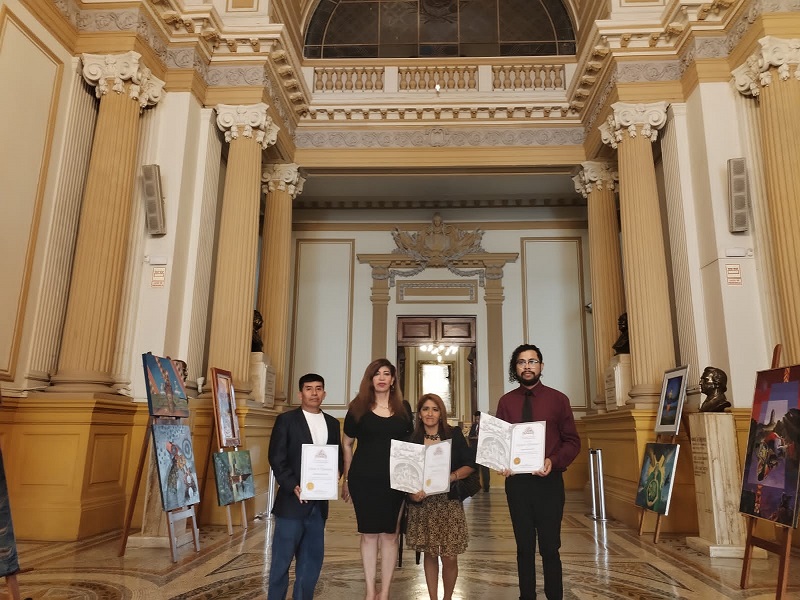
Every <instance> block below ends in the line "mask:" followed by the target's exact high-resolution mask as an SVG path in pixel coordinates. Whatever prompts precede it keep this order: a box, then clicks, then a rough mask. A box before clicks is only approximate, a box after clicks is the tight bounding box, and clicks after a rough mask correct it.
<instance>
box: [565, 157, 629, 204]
mask: <svg viewBox="0 0 800 600" xmlns="http://www.w3.org/2000/svg"><path fill="white" fill-rule="evenodd" d="M572 181H573V183H574V184H575V191H576V192H578V193H579V194H581V195H582V196H583V197H584V198H588V197H589V194H590V193H591V192H592V190H604V189H606V190H611V191H612V192H613V191H616V189H617V182H618V181H619V173H618V172H617V170H616V165H615V164H613V163H610V162H605V161H593V160H589V161H586V162H583V163H581V170H580V171H579V172H578V174H577V175H575V177H573V178H572Z"/></svg>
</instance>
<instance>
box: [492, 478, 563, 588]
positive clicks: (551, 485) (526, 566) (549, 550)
mask: <svg viewBox="0 0 800 600" xmlns="http://www.w3.org/2000/svg"><path fill="white" fill-rule="evenodd" d="M506 498H507V499H508V510H509V513H511V523H512V525H513V527H514V538H516V541H517V571H518V576H519V591H520V600H534V599H535V598H536V571H535V568H536V567H535V557H536V542H537V537H538V542H539V554H540V555H541V557H542V571H543V572H544V573H543V575H544V593H545V596H546V597H547V600H561V599H562V598H563V596H564V587H563V583H562V575H561V556H560V555H559V552H558V551H559V548H561V518H562V517H563V515H564V499H565V496H564V478H563V474H562V473H561V471H553V472H551V473H550V474H549V475H548V476H546V477H538V476H536V475H512V476H510V477H508V478H507V479H506Z"/></svg>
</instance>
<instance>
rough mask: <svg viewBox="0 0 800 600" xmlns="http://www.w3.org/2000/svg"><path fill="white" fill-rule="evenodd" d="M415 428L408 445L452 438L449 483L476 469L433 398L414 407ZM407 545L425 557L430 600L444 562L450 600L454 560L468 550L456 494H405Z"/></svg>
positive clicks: (458, 432)
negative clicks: (406, 497) (440, 565)
mask: <svg viewBox="0 0 800 600" xmlns="http://www.w3.org/2000/svg"><path fill="white" fill-rule="evenodd" d="M417 417H418V418H417V424H416V426H415V427H414V433H413V434H412V435H411V441H412V442H415V443H417V444H425V445H426V446H427V445H430V444H438V443H439V442H440V441H442V440H447V439H451V440H452V446H451V458H450V482H451V485H452V483H453V482H455V481H457V480H459V479H464V478H465V477H467V476H468V475H469V474H470V473H472V472H473V471H474V470H475V463H474V462H473V460H472V455H471V452H470V450H469V447H468V446H467V440H466V439H464V434H463V433H461V430H460V429H459V428H457V427H450V426H449V425H448V424H447V409H446V408H445V405H444V402H443V401H442V399H441V398H440V397H439V396H437V395H436V394H425V395H424V396H422V397H421V398H420V399H419V402H417ZM409 499H410V500H411V501H412V502H411V503H410V504H409V506H408V526H407V528H406V544H407V546H408V547H409V548H412V549H413V550H416V551H417V552H423V553H424V554H425V558H424V565H425V582H426V583H427V585H428V595H429V596H430V598H431V600H437V598H438V597H439V596H438V590H439V558H440V557H441V560H442V582H443V583H444V596H443V598H444V600H450V599H451V598H452V597H453V590H454V589H455V587H456V579H457V578H458V555H459V554H462V553H463V552H464V551H465V550H466V549H467V541H468V539H469V534H468V532H467V519H466V517H465V516H464V507H463V506H462V505H461V500H459V499H458V498H457V496H456V495H455V493H454V491H453V490H451V492H450V493H442V494H433V495H431V496H428V495H426V494H425V492H423V491H419V492H417V493H416V494H409Z"/></svg>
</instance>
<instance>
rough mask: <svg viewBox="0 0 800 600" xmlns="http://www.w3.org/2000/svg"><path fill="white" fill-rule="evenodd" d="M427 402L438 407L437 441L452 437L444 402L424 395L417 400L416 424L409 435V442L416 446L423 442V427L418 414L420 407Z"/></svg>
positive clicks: (432, 395) (435, 397)
mask: <svg viewBox="0 0 800 600" xmlns="http://www.w3.org/2000/svg"><path fill="white" fill-rule="evenodd" d="M428 400H430V401H431V402H433V403H434V404H436V406H438V407H439V416H440V419H439V439H442V440H449V439H450V438H451V437H452V431H451V427H450V425H448V423H447V407H446V406H445V405H444V400H442V399H441V397H439V396H437V395H436V394H424V395H423V396H422V397H420V399H419V400H417V422H416V425H414V432H413V433H412V434H411V441H412V442H415V443H417V444H421V443H422V442H423V441H424V440H425V425H424V423H423V422H422V419H421V418H420V414H419V413H420V411H421V410H422V405H423V404H425V403H426V402H427V401H428Z"/></svg>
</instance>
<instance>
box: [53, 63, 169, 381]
mask: <svg viewBox="0 0 800 600" xmlns="http://www.w3.org/2000/svg"><path fill="white" fill-rule="evenodd" d="M139 58H140V55H139V54H138V53H136V52H128V53H126V54H120V55H110V54H109V55H95V54H84V55H83V56H82V61H83V76H84V79H85V80H86V81H87V82H88V83H89V84H90V85H94V86H95V93H96V95H97V97H98V98H100V109H99V114H98V117H97V124H96V127H95V135H94V142H93V144H92V153H91V158H90V159H89V172H88V175H87V178H86V188H85V190H84V194H83V202H82V205H81V215H80V226H79V229H78V238H77V241H76V246H75V258H74V260H73V269H72V279H71V282H70V292H69V300H68V301H67V314H66V318H65V322H64V332H63V337H62V343H61V352H60V355H59V360H58V371H57V373H56V375H55V376H53V378H52V383H53V387H52V388H51V390H52V391H64V392H67V391H77V392H114V390H113V388H112V387H111V386H112V384H113V365H114V350H115V346H116V341H117V336H118V328H119V312H120V303H121V298H122V288H123V275H124V269H125V262H126V258H127V257H126V252H127V244H128V237H129V233H130V232H129V228H130V216H131V199H132V196H133V184H134V177H135V163H136V146H137V139H138V136H139V113H140V111H141V109H143V108H145V107H147V106H150V105H153V104H155V103H157V102H158V101H159V99H160V98H161V92H162V89H163V85H164V82H163V81H160V80H158V79H156V78H155V77H153V76H152V75H151V73H150V70H149V69H147V68H146V67H144V66H141V65H140V64H139Z"/></svg>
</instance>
